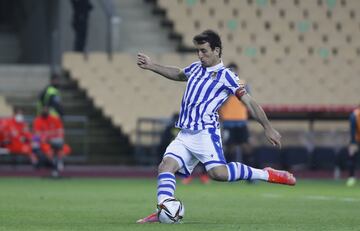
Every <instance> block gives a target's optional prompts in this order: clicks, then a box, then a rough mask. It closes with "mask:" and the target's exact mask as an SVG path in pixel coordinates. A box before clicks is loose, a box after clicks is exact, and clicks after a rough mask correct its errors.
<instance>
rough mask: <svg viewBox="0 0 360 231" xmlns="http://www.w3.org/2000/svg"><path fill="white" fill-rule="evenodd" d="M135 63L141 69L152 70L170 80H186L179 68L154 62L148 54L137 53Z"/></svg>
mask: <svg viewBox="0 0 360 231" xmlns="http://www.w3.org/2000/svg"><path fill="white" fill-rule="evenodd" d="M137 65H138V66H139V67H140V68H142V69H145V70H150V71H153V72H155V73H157V74H159V75H162V76H164V77H165V78H168V79H171V80H175V81H186V80H187V78H186V76H185V74H184V73H183V71H182V70H181V69H180V68H178V67H170V66H163V65H160V64H156V63H154V62H152V61H151V59H150V57H149V56H147V55H145V54H142V53H138V55H137Z"/></svg>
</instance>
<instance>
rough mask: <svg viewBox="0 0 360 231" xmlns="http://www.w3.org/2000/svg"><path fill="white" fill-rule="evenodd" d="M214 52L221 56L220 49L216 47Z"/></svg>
mask: <svg viewBox="0 0 360 231" xmlns="http://www.w3.org/2000/svg"><path fill="white" fill-rule="evenodd" d="M214 52H215V54H217V55H219V54H220V48H219V47H215V49H214Z"/></svg>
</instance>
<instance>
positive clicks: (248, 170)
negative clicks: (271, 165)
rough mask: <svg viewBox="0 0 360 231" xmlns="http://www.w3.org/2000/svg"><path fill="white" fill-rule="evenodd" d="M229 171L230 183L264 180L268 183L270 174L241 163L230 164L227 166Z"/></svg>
mask: <svg viewBox="0 0 360 231" xmlns="http://www.w3.org/2000/svg"><path fill="white" fill-rule="evenodd" d="M226 167H227V170H228V181H238V180H264V181H267V180H268V178H269V174H268V172H267V171H265V170H262V169H257V168H252V167H249V166H247V165H245V164H242V163H240V162H230V163H228V164H227V165H226Z"/></svg>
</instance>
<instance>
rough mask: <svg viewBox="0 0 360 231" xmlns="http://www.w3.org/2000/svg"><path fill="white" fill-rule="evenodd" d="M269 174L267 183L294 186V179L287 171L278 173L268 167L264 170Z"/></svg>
mask: <svg viewBox="0 0 360 231" xmlns="http://www.w3.org/2000/svg"><path fill="white" fill-rule="evenodd" d="M264 170H265V171H267V172H268V173H269V179H268V182H270V183H275V184H286V185H292V186H293V185H295V184H296V179H295V177H294V176H293V174H291V173H289V172H287V171H280V170H276V169H273V168H270V167H267V168H264Z"/></svg>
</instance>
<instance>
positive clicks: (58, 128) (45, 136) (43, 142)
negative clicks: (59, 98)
mask: <svg viewBox="0 0 360 231" xmlns="http://www.w3.org/2000/svg"><path fill="white" fill-rule="evenodd" d="M33 133H34V137H33V148H34V149H36V150H37V151H38V152H39V151H40V152H41V153H43V154H44V155H45V156H46V157H47V159H48V160H50V161H51V162H52V163H53V176H58V173H59V171H62V170H63V166H64V165H63V157H64V156H66V155H69V154H70V152H71V149H70V147H69V145H67V144H65V143H64V126H63V123H62V121H61V119H60V118H59V117H57V116H53V115H50V114H49V110H48V108H47V107H44V108H43V111H42V113H41V115H40V116H37V117H36V118H35V119H34V121H33Z"/></svg>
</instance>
